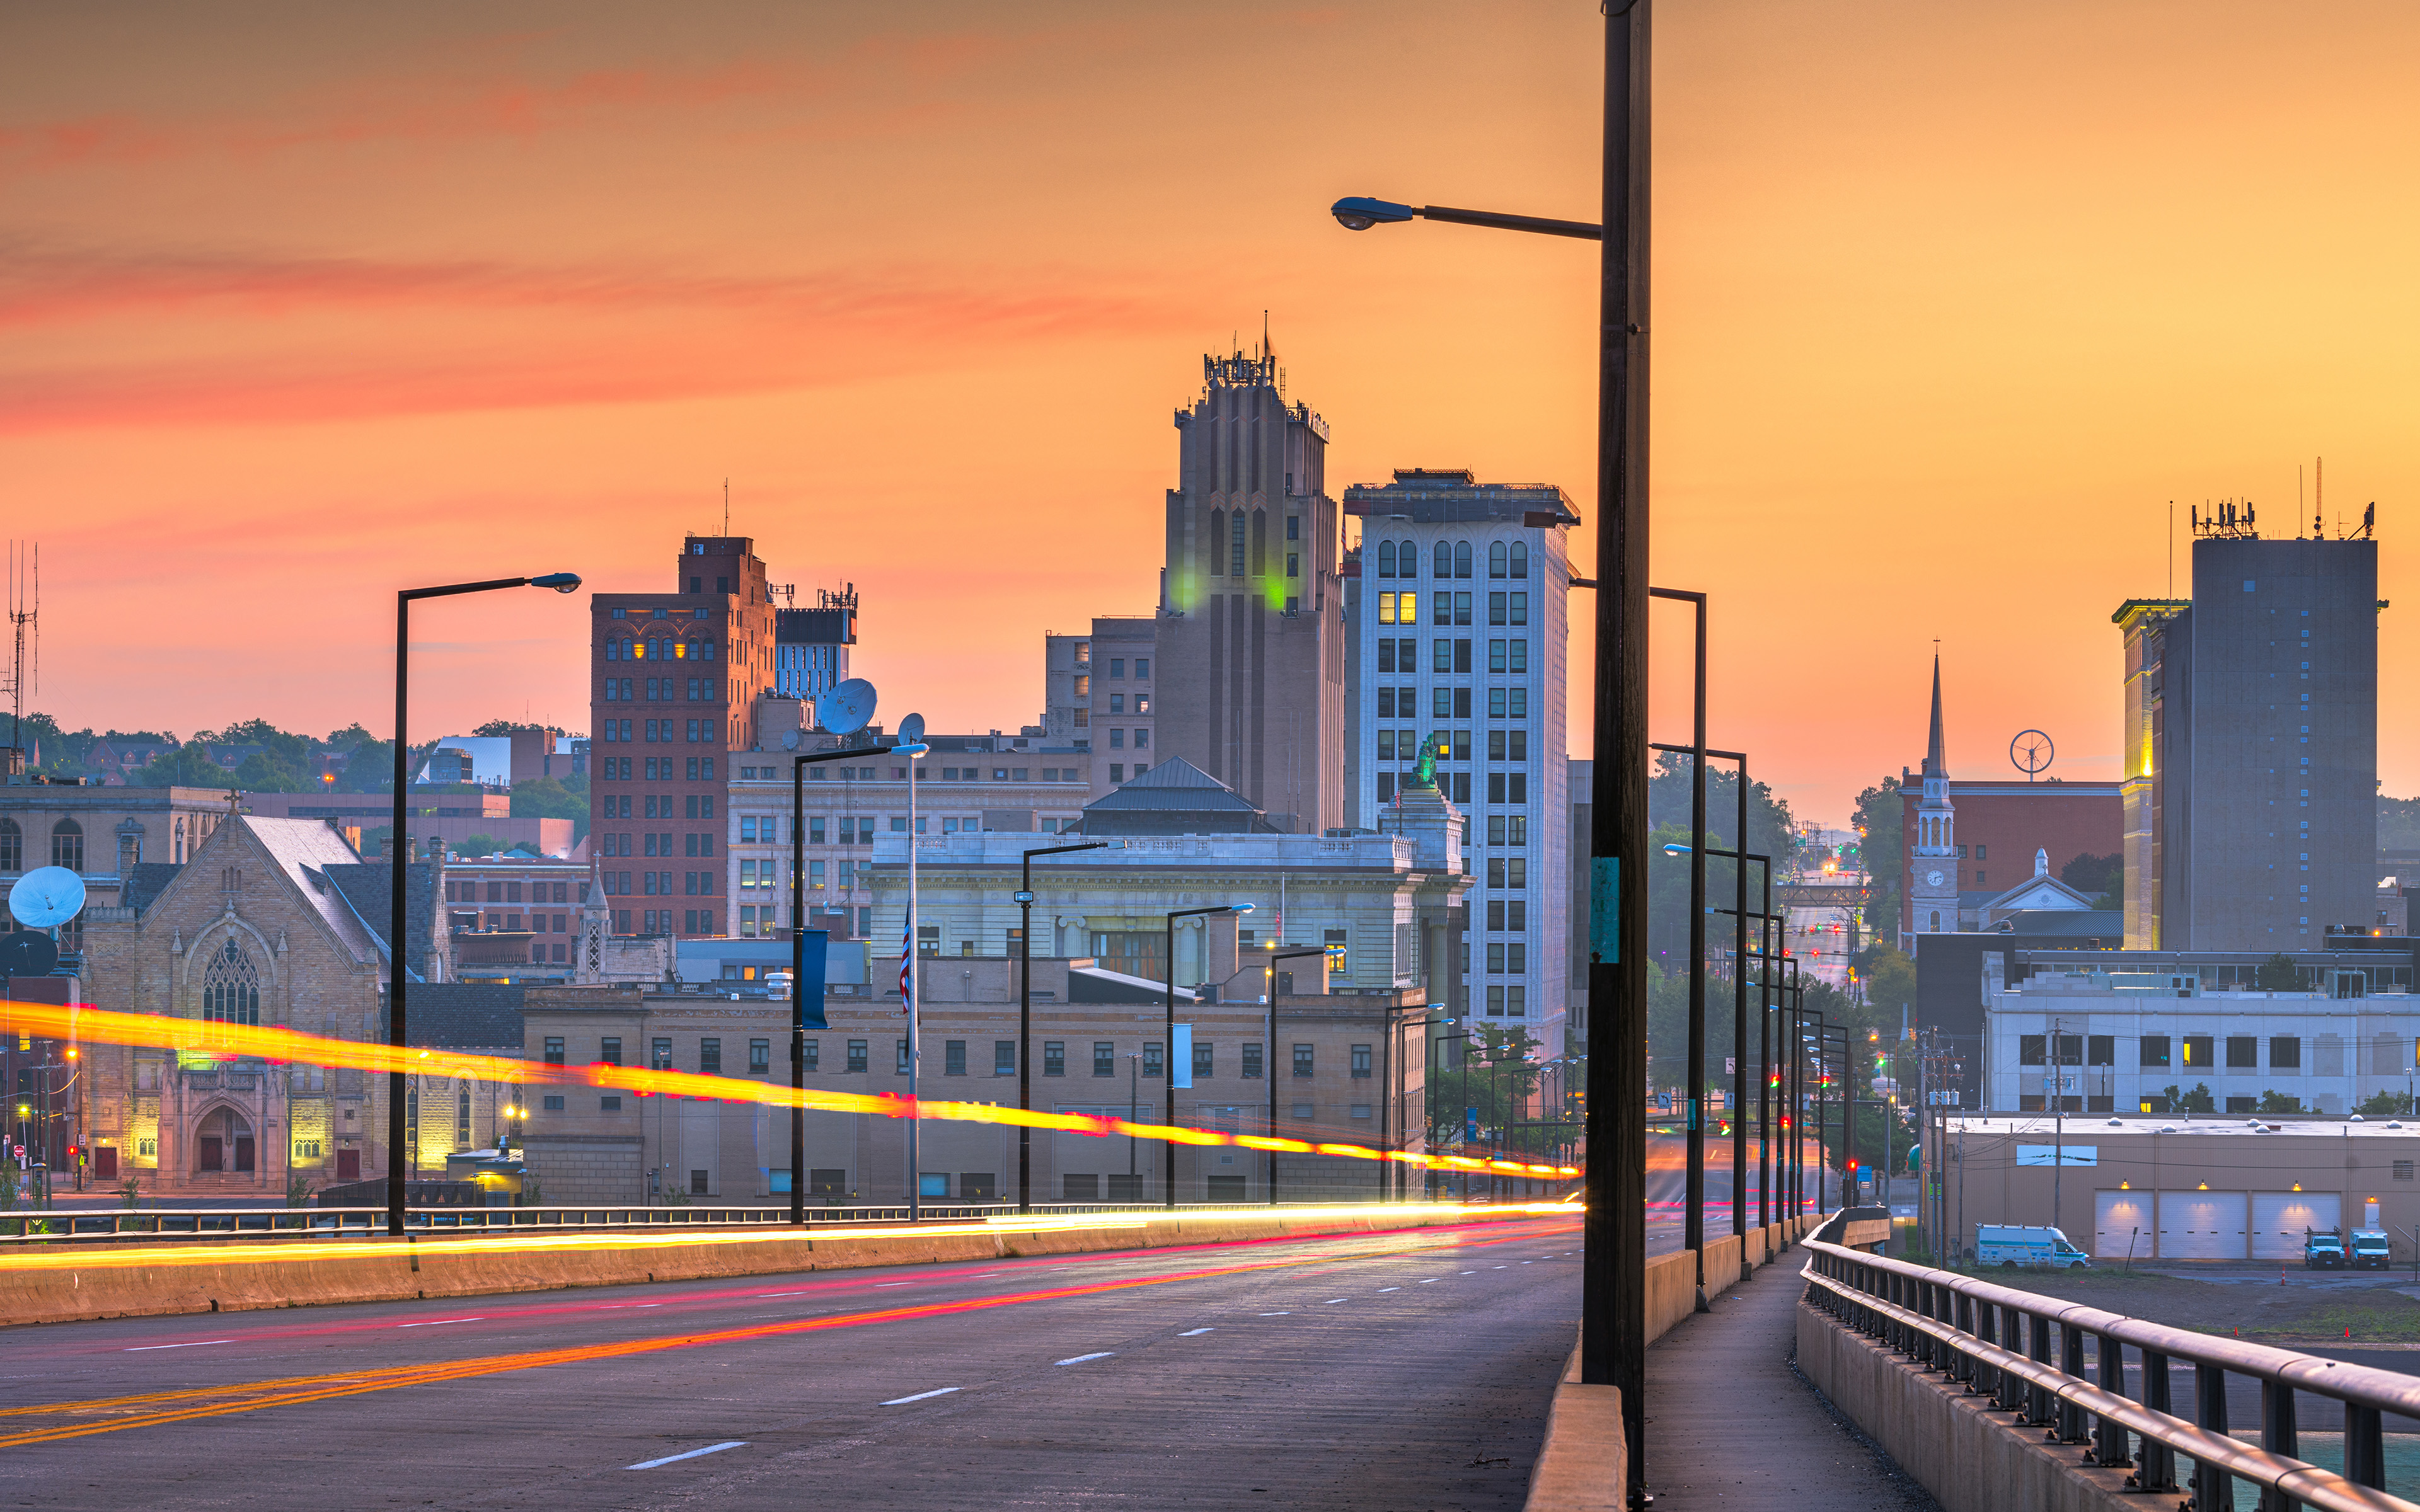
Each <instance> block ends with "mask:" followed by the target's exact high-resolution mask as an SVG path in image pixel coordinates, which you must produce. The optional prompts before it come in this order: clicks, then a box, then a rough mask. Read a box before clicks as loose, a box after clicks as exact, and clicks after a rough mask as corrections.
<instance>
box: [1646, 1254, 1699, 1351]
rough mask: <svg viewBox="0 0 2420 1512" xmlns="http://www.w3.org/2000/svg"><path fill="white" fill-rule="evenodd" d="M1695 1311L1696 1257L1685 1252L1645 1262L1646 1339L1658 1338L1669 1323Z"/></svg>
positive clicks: (1664, 1331) (1651, 1340) (1696, 1289)
mask: <svg viewBox="0 0 2420 1512" xmlns="http://www.w3.org/2000/svg"><path fill="white" fill-rule="evenodd" d="M1697 1310H1698V1257H1697V1256H1696V1254H1695V1253H1693V1252H1691V1251H1689V1250H1676V1251H1674V1252H1673V1253H1672V1254H1670V1255H1658V1256H1656V1257H1654V1258H1653V1259H1652V1260H1649V1261H1648V1262H1647V1338H1648V1341H1649V1342H1650V1343H1652V1342H1653V1341H1655V1340H1656V1339H1660V1338H1662V1337H1663V1336H1664V1335H1666V1334H1667V1333H1668V1332H1669V1331H1670V1330H1671V1327H1672V1325H1673V1324H1675V1323H1677V1322H1679V1321H1680V1320H1681V1319H1683V1318H1686V1317H1688V1316H1689V1315H1690V1314H1691V1313H1693V1312H1696V1311H1697Z"/></svg>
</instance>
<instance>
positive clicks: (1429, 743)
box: [1409, 735, 1437, 788]
mask: <svg viewBox="0 0 2420 1512" xmlns="http://www.w3.org/2000/svg"><path fill="white" fill-rule="evenodd" d="M1436 764H1437V742H1436V736H1435V735H1431V736H1429V737H1428V738H1427V739H1426V740H1423V741H1421V742H1420V759H1419V764H1417V765H1415V766H1414V767H1413V768H1412V780H1411V782H1410V784H1409V785H1410V786H1412V787H1416V788H1433V787H1435V786H1436Z"/></svg>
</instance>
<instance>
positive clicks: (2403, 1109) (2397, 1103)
mask: <svg viewBox="0 0 2420 1512" xmlns="http://www.w3.org/2000/svg"><path fill="white" fill-rule="evenodd" d="M2353 1111H2354V1112H2355V1113H2358V1114H2360V1115H2362V1116H2363V1117H2364V1118H2368V1119H2379V1118H2389V1117H2392V1116H2394V1115H2396V1114H2398V1113H2409V1112H2411V1111H2412V1100H2411V1099H2410V1098H2408V1097H2406V1096H2404V1095H2403V1094H2402V1093H2401V1092H2372V1093H2371V1094H2370V1095H2369V1098H2368V1100H2367V1101H2366V1102H2364V1103H2362V1104H2361V1105H2360V1106H2358V1107H2356V1108H2354V1109H2353Z"/></svg>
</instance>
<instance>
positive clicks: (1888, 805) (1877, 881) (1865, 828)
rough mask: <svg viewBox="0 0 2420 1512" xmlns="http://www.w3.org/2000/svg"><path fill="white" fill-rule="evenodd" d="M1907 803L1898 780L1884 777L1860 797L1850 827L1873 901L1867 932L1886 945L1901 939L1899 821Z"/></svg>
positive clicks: (1867, 909) (1867, 913)
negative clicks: (1855, 833) (1852, 828)
mask: <svg viewBox="0 0 2420 1512" xmlns="http://www.w3.org/2000/svg"><path fill="white" fill-rule="evenodd" d="M1903 805H1904V800H1903V799H1901V798H1900V792H1899V779H1898V778H1895V777H1885V778H1884V779H1882V780H1881V781H1880V782H1877V783H1875V784H1874V785H1873V786H1872V787H1869V788H1868V789H1866V790H1865V791H1864V792H1863V793H1860V794H1858V795H1857V807H1856V810H1855V812H1854V814H1853V815H1852V816H1851V818H1850V821H1849V822H1850V825H1852V826H1853V827H1854V829H1855V830H1856V832H1857V856H1858V861H1859V864H1860V865H1862V866H1863V867H1864V869H1865V872H1866V877H1867V886H1868V888H1869V892H1870V901H1869V902H1868V903H1867V904H1866V929H1867V930H1868V932H1869V933H1871V934H1872V935H1873V937H1874V938H1875V939H1877V940H1881V941H1884V942H1889V941H1893V940H1896V939H1898V938H1899V924H1900V813H1901V810H1902V808H1903Z"/></svg>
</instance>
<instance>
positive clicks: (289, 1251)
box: [0, 1202, 1579, 1307]
mask: <svg viewBox="0 0 2420 1512" xmlns="http://www.w3.org/2000/svg"><path fill="white" fill-rule="evenodd" d="M1281 1211H1283V1212H1284V1214H1285V1216H1287V1217H1288V1218H1293V1219H1303V1218H1308V1219H1311V1220H1313V1221H1316V1220H1319V1219H1321V1218H1342V1217H1355V1218H1367V1217H1369V1216H1371V1215H1372V1210H1371V1209H1370V1208H1369V1207H1368V1206H1367V1205H1363V1206H1358V1207H1338V1208H1287V1209H1283V1210H1281ZM1578 1211H1579V1210H1578V1209H1577V1208H1576V1207H1575V1206H1574V1205H1572V1204H1570V1203H1562V1202H1536V1203H1525V1204H1518V1205H1516V1204H1512V1203H1497V1204H1495V1205H1493V1206H1481V1207H1475V1208H1466V1207H1464V1206H1462V1205H1461V1204H1459V1203H1447V1202H1430V1203H1412V1202H1406V1203H1399V1204H1390V1205H1389V1206H1388V1208H1387V1209H1386V1210H1385V1211H1384V1212H1383V1213H1382V1214H1380V1215H1381V1216H1384V1217H1387V1218H1390V1219H1403V1220H1406V1221H1417V1220H1419V1219H1421V1218H1440V1217H1453V1216H1472V1215H1478V1214H1497V1213H1504V1212H1526V1213H1531V1214H1536V1215H1538V1216H1542V1217H1543V1216H1556V1217H1563V1216H1570V1215H1573V1214H1575V1213H1577V1212H1578ZM1266 1218H1267V1214H1266V1213H1265V1212H1261V1211H1245V1212H1187V1213H1186V1214H1185V1216H1184V1222H1185V1223H1186V1224H1187V1226H1189V1227H1224V1226H1228V1225H1242V1224H1250V1223H1262V1222H1265V1221H1266ZM1152 1221H1153V1220H1152V1219H1151V1218H1149V1217H1147V1216H1145V1215H1143V1214H1141V1213H1123V1212H1106V1213H1067V1214H1063V1215H1050V1214H1044V1215H1038V1216H1032V1217H1000V1218H985V1219H983V1220H981V1221H967V1222H948V1223H934V1222H926V1223H922V1224H908V1223H898V1224H852V1225H850V1226H849V1227H846V1228H810V1229H807V1230H805V1231H804V1233H803V1234H802V1233H801V1232H800V1231H799V1229H796V1228H791V1227H787V1226H786V1225H784V1226H780V1227H775V1226H770V1225H768V1226H765V1227H751V1228H741V1229H727V1228H714V1229H696V1230H689V1231H674V1232H669V1233H668V1232H664V1231H662V1230H654V1231H647V1232H640V1233H630V1234H617V1233H613V1232H611V1231H604V1232H599V1231H597V1230H594V1229H572V1230H569V1231H566V1232H562V1233H551V1234H514V1233H489V1234H471V1235H465V1236H463V1237H461V1238H458V1239H439V1238H435V1237H426V1238H424V1237H417V1236H415V1237H412V1238H408V1239H330V1238H312V1237H310V1236H309V1235H308V1234H298V1235H296V1236H295V1237H293V1238H290V1239H283V1240H273V1241H270V1242H265V1243H250V1244H247V1243H229V1242H205V1243H194V1244H155V1243H141V1244H128V1245H113V1246H111V1247H109V1248H102V1249H85V1248H82V1247H73V1248H70V1247H63V1246H62V1247H45V1248H42V1249H38V1250H29V1251H15V1252H9V1253H0V1274H7V1273H11V1272H24V1271H110V1270H135V1269H142V1268H147V1267H154V1266H183V1265H259V1264H285V1263H293V1262H301V1263H306V1264H318V1263H321V1262H324V1261H327V1260H332V1259H403V1258H407V1257H417V1258H419V1259H421V1260H423V1261H426V1260H428V1259H432V1258H437V1257H443V1256H449V1255H504V1254H514V1253H528V1254H543V1253H546V1252H548V1251H563V1252H576V1253H582V1254H589V1253H597V1252H605V1251H613V1250H643V1249H665V1248H671V1247H675V1246H683V1245H700V1246H723V1245H734V1244H783V1243H788V1244H795V1243H797V1242H799V1241H800V1239H802V1238H803V1239H805V1240H807V1241H809V1242H813V1243H815V1244H818V1245H825V1246H831V1245H837V1244H841V1243H851V1242H875V1241H878V1240H886V1239H918V1240H929V1239H957V1238H970V1237H977V1236H981V1237H985V1238H990V1237H1001V1238H1010V1237H1014V1236H1016V1235H1019V1234H1047V1233H1060V1232H1065V1231H1067V1230H1070V1229H1087V1228H1090V1229H1141V1228H1144V1227H1148V1226H1149V1224H1150V1223H1151V1222H1152ZM1290 1237H1302V1238H1308V1237H1311V1236H1290ZM1206 1242H1211V1243H1216V1242H1219V1241H1206ZM1264 1242H1283V1241H1278V1240H1270V1241H1264ZM1160 1247H1164V1248H1165V1247H1174V1246H1160ZM809 1263H810V1264H812V1263H813V1262H809ZM807 1268H808V1267H807V1266H800V1267H799V1269H801V1270H803V1269H807ZM1068 1269H1073V1267H1068ZM883 1284H884V1285H887V1286H905V1285H908V1284H909V1283H907V1282H885V1283H883ZM616 1305H625V1306H631V1307H658V1306H661V1305H662V1304H660V1303H652V1302H643V1303H628V1304H616Z"/></svg>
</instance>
